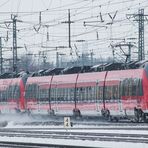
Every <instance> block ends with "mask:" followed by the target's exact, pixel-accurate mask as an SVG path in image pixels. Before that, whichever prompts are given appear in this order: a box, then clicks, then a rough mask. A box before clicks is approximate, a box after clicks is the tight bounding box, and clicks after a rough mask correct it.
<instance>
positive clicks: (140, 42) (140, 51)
mask: <svg viewBox="0 0 148 148" xmlns="http://www.w3.org/2000/svg"><path fill="white" fill-rule="evenodd" d="M127 16H128V17H127V18H128V19H130V18H131V17H133V18H134V21H136V22H138V61H141V60H144V59H145V51H144V22H145V21H146V20H145V17H146V16H148V15H145V14H144V9H139V11H138V14H127Z"/></svg>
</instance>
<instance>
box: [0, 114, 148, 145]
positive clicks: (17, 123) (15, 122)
mask: <svg viewBox="0 0 148 148" xmlns="http://www.w3.org/2000/svg"><path fill="white" fill-rule="evenodd" d="M12 118H13V119H12ZM2 120H3V121H5V120H6V121H7V122H8V124H7V126H6V127H4V128H24V129H25V128H29V129H30V130H38V131H40V130H44V129H45V130H47V128H49V129H48V130H50V131H52V130H53V131H66V132H68V131H70V132H78V131H79V132H85V133H89V132H93V133H121V134H127V133H128V134H144V135H148V131H146V130H124V129H122V130H117V129H110V130H109V129H108V128H116V127H120V128H124V127H125V128H126V127H128V128H129V127H130V124H129V126H127V125H126V126H118V125H117V126H116V125H111V126H107V125H104V126H103V125H101V126H93V125H92V126H90V125H74V127H71V128H67V129H63V130H62V129H60V128H63V127H64V123H63V125H58V126H55V125H44V124H43V125H42V124H41V125H23V124H21V123H23V122H32V121H36V120H32V119H30V118H28V117H25V118H24V117H23V118H21V117H16V118H14V117H11V116H10V117H9V118H7V119H5V118H3V119H2ZM97 127H98V128H100V129H97V130H96V129H95V130H94V129H93V128H97ZM137 127H140V128H141V127H145V128H147V127H148V126H147V125H144V126H141V125H140V126H136V127H134V128H137ZM36 128H38V129H36ZM41 128H42V129H41ZM57 128H59V130H58V129H57ZM75 128H79V129H75ZM83 128H92V129H89V130H86V129H83ZM101 128H103V129H101ZM104 128H106V129H105V130H104ZM132 128H133V127H132ZM27 130H28V129H27ZM127 138H128V137H127ZM0 141H10V142H14V141H17V142H27V143H37V142H38V143H45V144H57V145H61V144H65V145H68V146H72V145H75V146H87V147H88V148H126V147H127V148H128V147H130V148H148V144H144V143H131V142H107V141H104V142H103V141H88V140H69V139H51V138H49V139H47V138H44V139H42V138H27V137H17V138H16V137H1V136H0Z"/></svg>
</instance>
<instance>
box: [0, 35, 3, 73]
mask: <svg viewBox="0 0 148 148" xmlns="http://www.w3.org/2000/svg"><path fill="white" fill-rule="evenodd" d="M0 72H1V74H2V73H3V55H2V38H1V37H0Z"/></svg>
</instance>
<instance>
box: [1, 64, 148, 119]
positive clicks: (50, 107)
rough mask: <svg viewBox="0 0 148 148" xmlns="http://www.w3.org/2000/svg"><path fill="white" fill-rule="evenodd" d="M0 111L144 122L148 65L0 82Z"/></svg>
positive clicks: (147, 99)
mask: <svg viewBox="0 0 148 148" xmlns="http://www.w3.org/2000/svg"><path fill="white" fill-rule="evenodd" d="M0 111H1V113H13V112H16V111H18V112H19V111H21V112H24V111H29V112H31V113H32V114H33V113H34V114H47V113H49V114H66V115H72V114H73V115H75V116H81V115H91V116H92V115H93V116H94V115H99V114H101V115H103V116H104V117H106V118H109V119H110V120H112V119H116V120H118V119H119V118H121V117H127V118H130V117H134V119H135V120H136V121H147V117H148V65H147V64H145V67H144V68H139V69H130V70H115V71H102V72H90V73H77V74H65V75H53V76H40V77H28V78H27V80H25V78H24V77H22V78H12V79H0Z"/></svg>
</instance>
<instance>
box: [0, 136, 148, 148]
mask: <svg viewBox="0 0 148 148" xmlns="http://www.w3.org/2000/svg"><path fill="white" fill-rule="evenodd" d="M0 141H9V142H14V141H17V142H27V143H46V144H56V145H59V146H60V145H61V144H64V145H67V146H87V147H88V148H128V147H130V148H148V144H143V143H125V142H103V141H87V140H83V141H82V140H64V139H41V138H21V137H17V138H15V137H0Z"/></svg>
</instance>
